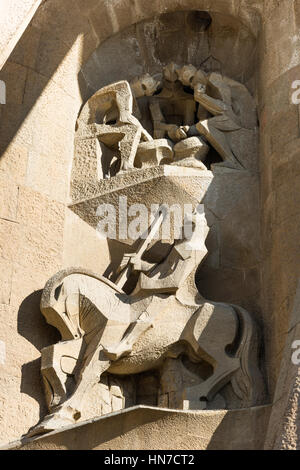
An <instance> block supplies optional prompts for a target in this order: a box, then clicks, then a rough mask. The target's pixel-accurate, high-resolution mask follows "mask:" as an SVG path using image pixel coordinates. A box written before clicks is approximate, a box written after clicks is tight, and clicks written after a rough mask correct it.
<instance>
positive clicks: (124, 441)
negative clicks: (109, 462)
mask: <svg viewBox="0 0 300 470" xmlns="http://www.w3.org/2000/svg"><path fill="white" fill-rule="evenodd" d="M269 414H270V407H269V406H263V407H257V408H250V409H248V410H235V411H202V412H201V411H198V412H183V411H181V412H180V411H179V412H178V411H177V412H176V411H171V410H164V409H157V408H151V407H145V406H139V407H134V408H131V409H128V410H126V411H123V412H121V413H114V414H111V415H107V416H105V417H102V418H98V419H96V420H92V421H90V422H86V423H80V424H78V425H75V426H72V427H70V428H66V429H65V430H62V431H60V432H54V433H50V434H47V435H46V436H42V437H39V438H36V439H29V440H24V441H23V442H20V441H19V442H13V443H11V445H10V446H9V447H7V446H6V447H4V448H3V449H7V450H8V449H9V450H111V449H114V450H152V449H155V450H161V449H162V450H181V449H182V450H205V449H208V450H259V449H262V447H263V442H264V437H265V430H266V426H267V422H268V418H269ZM149 436H151V439H149Z"/></svg>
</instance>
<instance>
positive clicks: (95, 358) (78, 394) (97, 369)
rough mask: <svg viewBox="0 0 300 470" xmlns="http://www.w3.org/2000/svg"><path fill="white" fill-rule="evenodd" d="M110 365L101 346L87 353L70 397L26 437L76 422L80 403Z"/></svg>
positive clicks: (79, 411) (80, 408) (79, 412)
mask: <svg viewBox="0 0 300 470" xmlns="http://www.w3.org/2000/svg"><path fill="white" fill-rule="evenodd" d="M90 346H91V345H90ZM88 350H90V351H91V348H90V347H88ZM110 365H111V361H110V360H108V359H107V357H106V356H105V353H104V351H103V347H102V346H100V345H98V346H97V347H96V349H94V350H93V351H91V352H90V353H87V354H86V355H85V358H84V359H83V364H82V367H81V369H80V372H79V374H78V378H77V383H76V387H75V390H74V392H73V393H72V395H71V397H70V398H68V399H67V400H66V401H65V402H64V403H62V404H61V405H59V406H58V407H57V408H54V409H53V412H52V413H51V414H50V415H48V416H46V418H45V419H44V420H43V421H42V422H41V423H39V424H38V425H37V426H36V427H35V428H34V429H33V430H32V431H30V432H29V434H28V436H33V435H36V434H42V433H48V432H50V431H53V430H56V429H60V428H62V427H64V426H68V425H70V424H74V423H75V422H76V421H78V420H79V419H80V417H81V411H82V403H83V399H84V397H85V395H86V393H87V391H88V390H89V389H90V388H92V387H93V386H94V385H95V384H97V383H98V382H99V380H100V377H101V375H102V374H103V372H105V371H106V370H107V369H109V367H110Z"/></svg>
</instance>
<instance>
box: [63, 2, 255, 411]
mask: <svg viewBox="0 0 300 470" xmlns="http://www.w3.org/2000/svg"><path fill="white" fill-rule="evenodd" d="M256 45H257V38H256V36H255V32H254V31H251V30H250V29H248V28H247V27H246V26H245V25H244V24H243V23H241V22H239V21H237V19H236V18H233V17H231V16H226V15H221V14H218V13H211V14H208V13H206V12H200V11H179V12H175V13H168V14H164V15H161V16H159V17H155V18H153V19H151V20H147V21H144V22H141V23H138V24H135V25H133V26H131V27H129V28H127V29H125V30H123V31H122V32H121V33H119V34H117V35H115V36H112V37H111V38H109V39H107V40H106V41H105V42H104V43H102V44H101V45H100V46H99V47H98V49H97V50H95V51H94V53H93V54H92V55H91V56H90V58H89V60H88V61H87V62H86V63H85V64H84V66H83V67H82V68H81V71H80V74H79V76H80V83H84V84H85V85H84V87H83V89H84V90H88V92H86V91H85V102H86V103H87V102H88V100H89V99H90V98H91V97H92V96H93V95H94V94H95V93H96V92H97V91H98V90H100V89H101V88H103V87H105V86H107V85H110V84H112V83H114V82H118V81H122V80H127V81H128V82H129V83H132V82H133V81H134V80H135V79H137V77H140V76H142V75H144V74H146V73H148V74H150V75H151V76H156V75H159V74H161V73H162V70H163V69H164V67H166V66H167V65H168V64H170V63H174V64H177V65H178V66H179V67H182V66H184V65H187V64H191V65H193V66H194V67H196V68H197V69H201V70H203V71H205V72H206V73H211V72H216V73H218V74H221V75H222V76H226V77H228V78H229V79H232V80H234V81H236V82H239V83H240V84H242V85H244V86H245V87H246V88H247V89H248V91H249V93H250V94H251V95H252V97H253V98H254V99H255V93H256V75H255V63H256ZM185 91H186V93H190V94H191V96H192V92H191V90H190V89H189V87H188V86H186V87H185ZM137 103H138V107H139V109H140V111H141V113H140V115H139V116H138V117H139V118H140V121H141V123H142V125H143V127H144V128H145V129H146V130H147V131H148V132H149V133H150V134H151V135H153V126H152V124H151V119H150V117H149V111H148V107H149V99H148V98H147V97H142V98H138V99H137ZM85 106H86V105H84V106H83V108H82V110H81V112H80V113H79V120H78V125H77V131H76V137H75V156H74V161H73V169H72V177H71V198H72V201H71V204H70V206H69V207H70V209H71V210H72V211H73V212H75V214H76V215H77V216H79V218H78V221H79V220H81V221H84V223H87V224H88V225H89V226H90V227H92V228H93V229H95V227H96V222H95V217H93V216H91V214H94V213H95V212H96V208H97V206H98V205H99V203H101V202H102V203H103V202H104V203H113V204H117V202H116V201H117V199H118V197H119V196H120V195H124V194H125V195H127V196H129V202H144V201H145V196H146V195H147V198H149V200H151V202H155V198H156V199H157V194H155V191H157V190H158V187H159V186H160V182H162V185H163V184H164V181H165V179H168V178H169V179H168V181H171V182H172V184H173V186H174V187H173V189H172V190H171V193H172V194H173V195H174V198H173V199H174V200H173V199H172V198H171V200H170V201H168V202H170V203H174V202H176V196H177V197H178V193H177V191H179V194H180V197H181V198H182V199H181V201H180V202H190V200H191V198H192V197H195V201H198V202H201V203H202V204H204V207H205V214H206V218H207V221H208V224H209V227H210V232H209V235H208V238H207V241H206V245H207V249H208V255H207V257H206V259H205V261H204V262H203V263H202V264H201V266H199V269H198V271H197V274H196V279H197V286H198V288H199V291H200V292H201V294H202V295H203V296H204V297H205V298H206V299H209V300H212V301H220V302H229V303H232V304H236V305H240V306H242V307H244V308H246V309H247V310H249V311H250V312H251V313H252V314H253V315H254V317H255V319H256V320H257V322H258V324H259V325H260V326H261V325H262V321H261V309H260V303H259V302H260V300H259V299H260V296H259V292H260V288H261V286H260V270H261V253H260V238H259V234H260V226H259V177H258V123H257V121H256V118H255V117H254V120H253V118H252V124H251V126H248V128H247V125H246V126H243V128H242V129H241V130H240V131H239V133H238V134H236V135H235V136H233V138H232V139H231V148H232V151H233V153H234V155H235V156H236V155H239V164H240V165H239V167H238V168H230V167H222V166H218V163H220V162H221V159H220V157H219V155H218V154H217V152H216V151H215V150H214V149H213V148H211V149H210V151H209V154H208V156H207V158H206V160H205V161H204V164H205V166H206V169H205V170H204V171H203V175H202V177H201V181H200V179H197V174H193V171H194V170H193V169H184V170H186V177H187V181H188V179H189V182H190V183H189V184H190V187H189V186H188V185H187V184H185V187H184V188H183V189H182V187H180V185H179V184H178V181H176V177H178V173H176V171H175V169H174V170H172V167H171V166H170V167H166V166H161V167H158V168H150V169H149V170H147V171H146V170H139V171H137V172H136V177H135V190H131V191H127V190H125V192H122V191H123V189H124V186H125V187H126V183H128V184H129V183H130V177H128V175H126V174H125V175H122V181H121V180H119V179H118V175H116V176H113V177H112V178H110V179H105V178H104V172H103V162H101V156H102V153H101V151H102V149H101V145H100V143H99V142H98V141H97V140H95V139H94V140H90V141H89V142H88V146H87V142H86V141H83V140H82V139H81V136H80V120H81V119H82V115H83V114H84V110H85ZM252 111H253V110H252ZM94 117H95V116H94ZM87 123H88V121H87ZM90 124H91V122H90ZM168 168H169V170H168ZM172 171H173V174H172ZM126 178H127V180H128V181H127V180H126ZM205 178H206V179H205ZM124 179H125V185H124ZM178 179H180V178H178ZM204 180H205V181H204ZM178 188H179V189H178ZM186 194H187V196H186ZM130 198H131V200H130ZM185 198H186V200H185ZM152 199H153V200H152ZM156 202H164V201H160V200H159V201H156ZM78 223H79V222H78ZM80 223H82V222H80ZM71 236H72V235H71ZM69 242H70V240H66V241H65V243H69ZM128 243H129V242H128ZM128 243H121V242H120V241H114V240H109V241H108V246H107V250H108V257H109V258H110V261H111V264H110V266H109V268H108V270H107V271H106V273H105V275H106V276H107V277H110V276H112V277H111V279H112V280H114V278H113V272H114V269H115V267H116V266H117V265H118V263H119V262H120V260H121V259H122V256H123V255H124V253H126V252H128ZM260 330H261V328H260ZM260 360H261V367H262V365H263V357H262V354H261V356H260ZM167 367H169V368H170V369H172V367H174V366H173V365H172V361H170V363H169V364H168V365H167ZM176 367H179V368H180V367H183V368H184V370H185V373H186V377H184V374H183V379H182V380H183V381H186V383H189V380H191V381H192V382H193V380H194V379H193V378H194V374H195V373H197V374H199V371H196V370H194V369H195V367H194V368H193V366H192V365H191V364H188V363H187V360H186V358H185V357H184V356H183V357H182V358H181V363H180V365H177V366H176ZM200 372H201V373H202V375H203V377H205V376H209V373H210V371H209V370H206V369H205V366H204V369H203V371H200ZM168 387H172V384H169V385H168V384H166V390H164V391H163V394H161V395H159V394H158V393H157V390H158V382H157V378H156V377H155V374H149V373H145V374H139V375H137V376H135V378H134V380H128V379H123V380H122V378H118V379H116V378H114V377H111V376H110V374H108V375H106V376H104V378H103V383H99V384H98V385H97V386H95V391H94V393H93V395H92V396H91V400H90V401H93V403H94V404H95V407H94V408H95V409H93V410H91V409H90V408H89V409H86V410H85V412H84V413H83V414H82V419H86V418H90V417H93V416H95V414H97V413H98V414H105V413H107V412H109V411H116V410H119V409H121V408H123V407H127V406H132V405H134V404H147V405H155V406H156V405H160V406H169V407H171V408H172V407H173V408H176V398H173V401H172V400H171V399H170V398H169V402H168V403H166V402H165V401H164V400H165V398H164V397H165V396H166V395H168V394H169V397H170V396H171V395H172V392H173V390H172V388H170V390H169V389H168ZM71 389H72V386H71ZM98 389H99V393H98V392H97V390H98ZM104 390H106V392H105V393H106V395H107V400H105V401H104V402H103V401H102V400H100V402H99V404H97V399H96V397H97V396H100V395H101V394H102V395H103V393H104ZM145 390H147V393H146V394H145ZM100 391H101V393H100ZM160 393H162V392H161V390H160ZM170 394H171V395H170ZM231 395H232V392H231V390H230V389H229V388H228V387H227V389H226V387H225V390H224V391H223V393H222V394H221V395H218V396H217V397H216V399H215V401H213V402H212V403H211V404H210V405H209V406H210V407H211V408H212V409H219V408H221V409H222V408H225V407H226V398H228V400H229V402H231V406H232V407H238V403H237V402H235V401H234V400H232V399H231V398H232V396H231ZM170 400H171V401H170ZM227 407H228V405H227ZM96 410H98V411H97V413H96Z"/></svg>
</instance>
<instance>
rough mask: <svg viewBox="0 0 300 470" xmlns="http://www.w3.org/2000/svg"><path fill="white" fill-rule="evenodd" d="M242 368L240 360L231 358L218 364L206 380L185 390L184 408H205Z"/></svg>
mask: <svg viewBox="0 0 300 470" xmlns="http://www.w3.org/2000/svg"><path fill="white" fill-rule="evenodd" d="M239 368H240V360H239V359H236V358H229V357H228V359H226V360H224V359H223V361H222V363H220V365H218V366H217V367H216V368H215V370H214V372H213V374H212V375H211V376H210V377H209V378H208V379H207V380H205V381H204V382H202V383H201V384H199V385H196V386H194V387H189V388H187V389H186V391H185V396H184V409H186V410H188V409H198V410H205V409H206V407H207V402H208V401H211V400H212V399H213V398H214V396H215V395H216V394H217V393H218V391H219V390H220V389H221V388H222V387H224V385H226V384H227V383H228V382H229V381H230V379H231V377H232V375H233V374H234V373H235V372H236V371H237V370H238V369H239Z"/></svg>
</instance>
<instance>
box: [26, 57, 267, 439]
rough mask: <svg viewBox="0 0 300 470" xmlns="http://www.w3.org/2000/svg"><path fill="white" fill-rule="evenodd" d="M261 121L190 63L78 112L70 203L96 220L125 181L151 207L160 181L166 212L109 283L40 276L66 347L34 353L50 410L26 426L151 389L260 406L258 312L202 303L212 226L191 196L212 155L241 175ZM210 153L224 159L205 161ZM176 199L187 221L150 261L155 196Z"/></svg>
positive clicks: (121, 403)
mask: <svg viewBox="0 0 300 470" xmlns="http://www.w3.org/2000/svg"><path fill="white" fill-rule="evenodd" d="M256 126H257V119H256V108H255V104H254V101H253V98H252V97H251V95H250V93H249V92H248V90H247V89H246V87H245V86H244V85H242V84H240V83H238V82H236V81H233V80H231V79H229V78H227V77H223V76H222V75H220V74H219V73H215V72H213V73H209V74H207V73H205V72H204V71H202V70H197V69H196V68H195V67H193V66H192V65H185V66H183V67H178V66H177V65H175V64H169V65H167V66H166V67H165V68H164V70H163V74H162V75H153V76H151V75H150V74H145V75H143V76H142V77H136V78H135V79H134V80H133V81H132V82H131V83H128V82H127V81H125V80H123V81H119V82H117V83H113V84H111V85H107V86H105V87H104V88H102V89H100V90H99V91H98V92H97V93H96V94H94V95H93V96H92V97H91V98H90V100H89V101H88V102H87V103H86V105H85V106H84V107H83V109H82V111H81V113H80V116H79V119H78V125H77V133H76V143H75V160H74V162H75V163H74V165H73V175H72V183H71V197H72V200H73V201H75V202H76V201H78V204H77V206H78V207H77V206H76V204H74V205H73V206H72V207H73V208H74V207H75V206H76V207H77V210H78V213H79V214H80V216H81V214H83V216H82V218H83V219H84V220H86V221H87V222H88V223H89V224H90V225H91V226H93V227H95V224H94V221H93V220H94V218H95V214H96V209H97V206H98V205H99V204H100V203H106V202H109V203H112V204H114V205H115V206H116V207H117V205H118V203H117V200H118V197H119V196H120V194H122V192H120V190H124V191H125V193H124V194H125V195H126V197H127V192H126V191H127V187H128V188H129V189H130V191H129V192H128V196H129V199H130V201H131V202H132V203H136V202H137V198H140V199H139V202H143V201H144V202H145V205H146V206H147V208H148V206H149V205H150V203H151V202H153V197H152V196H153V195H152V196H151V197H150V193H149V191H152V190H153V188H154V189H156V188H157V185H158V184H159V187H160V192H161V194H160V195H158V200H157V201H156V202H159V203H160V204H159V205H160V209H159V210H158V212H157V214H156V217H155V218H154V220H153V221H152V224H151V225H150V227H149V230H148V231H147V236H146V237H145V238H144V237H142V238H141V240H140V241H139V243H138V244H137V247H136V249H135V251H134V253H127V251H126V248H125V254H124V256H123V259H122V260H121V262H120V263H119V267H118V269H117V271H116V272H115V277H114V278H112V279H113V281H112V280H109V279H108V278H106V277H104V276H101V275H98V274H94V273H91V272H89V271H86V270H85V269H82V268H80V269H77V268H74V269H68V270H65V271H61V272H59V273H57V274H56V275H54V276H53V277H52V278H51V279H50V280H49V281H48V283H47V284H46V286H45V288H44V291H43V295H42V300H41V311H42V313H43V315H44V317H45V319H46V321H47V322H48V323H49V324H51V325H53V326H54V327H55V328H57V330H58V331H59V332H60V334H61V342H59V343H58V344H56V345H53V346H51V347H48V348H46V349H44V350H43V351H42V367H41V369H42V377H43V382H44V386H45V392H46V401H47V404H48V408H49V415H48V416H47V417H46V418H44V420H42V422H41V423H40V424H38V425H37V426H36V427H35V428H34V429H33V430H32V434H38V433H43V432H48V431H51V430H53V429H58V428H60V427H62V426H65V425H68V424H70V423H75V422H77V421H78V420H80V419H82V418H83V417H84V416H86V415H85V413H84V408H85V407H86V405H87V404H89V403H91V394H92V393H94V395H93V396H94V397H95V396H96V399H95V400H96V401H97V403H98V405H99V406H98V408H97V414H98V415H99V414H100V415H101V414H106V413H108V412H110V411H115V410H119V409H122V408H124V407H125V406H128V404H131V405H134V404H137V403H143V401H139V397H144V398H145V397H146V398H147V400H148V399H149V397H150V392H149V390H148V386H149V388H150V389H151V397H150V398H151V403H152V404H153V405H156V406H157V405H158V406H162V407H170V408H177V409H182V410H190V409H193V410H200V409H216V408H221V409H226V408H232V407H237V408H241V407H250V406H253V405H257V404H260V403H262V402H263V401H264V397H265V389H264V382H263V377H262V374H261V372H260V369H259V361H258V350H259V338H258V336H257V328H256V324H255V321H254V320H253V318H252V317H251V315H250V314H249V313H248V312H247V311H246V310H245V309H243V308H241V307H239V306H235V305H230V304H225V303H216V302H210V301H207V300H206V299H205V298H204V297H203V296H202V295H201V294H200V293H199V291H198V288H197V286H196V283H195V276H196V271H197V269H198V267H199V265H200V264H201V263H202V261H203V260H204V258H205V257H206V254H207V248H206V246H205V241H206V238H207V235H208V233H209V227H208V225H207V221H206V216H205V214H204V212H203V210H202V209H201V210H199V207H200V206H199V207H198V205H199V203H200V202H202V200H203V198H204V197H205V194H206V193H207V191H208V188H209V186H210V185H211V182H212V179H213V174H212V172H211V171H208V169H209V168H210V164H213V163H214V164H215V165H218V166H220V167H221V168H222V167H223V170H224V167H227V171H228V169H229V170H230V172H235V170H243V169H244V164H245V163H244V162H245V157H244V153H245V152H244V146H246V145H248V146H249V139H250V141H252V142H253V146H255V132H256V131H255V129H256ZM245 135H246V136H247V139H245ZM211 152H213V153H214V155H217V156H218V158H217V159H215V160H214V159H209V155H210V153H211ZM176 167H177V168H176ZM183 167H185V168H183ZM165 168H168V169H169V170H168V171H167V172H165ZM159 169H162V173H161V174H160V173H159V171H156V170H159ZM178 198H179V199H178ZM174 200H176V201H178V203H179V205H182V206H183V204H185V203H191V205H192V207H193V208H194V212H193V214H192V216H191V217H190V219H189V220H188V221H185V223H186V222H188V223H189V224H190V227H192V228H193V230H192V231H191V233H190V235H189V236H187V235H185V237H184V238H183V239H176V238H175V237H173V238H172V237H171V238H172V240H169V242H168V245H167V248H166V247H164V250H163V253H164V254H163V255H162V256H161V257H160V261H159V262H158V261H157V260H151V259H149V256H148V257H147V254H148V253H149V250H150V246H152V247H153V239H154V238H155V235H156V234H157V232H158V231H159V229H160V226H161V224H162V223H163V221H164V218H165V207H164V206H163V204H169V205H170V203H171V204H172V203H174ZM154 202H155V201H154ZM78 208H79V209H78ZM74 211H75V209H74ZM75 212H76V211H75ZM124 246H125V242H124ZM126 246H128V242H127V241H126ZM128 251H130V250H128ZM128 286H129V287H128ZM145 374H146V375H145ZM149 384H150V385H149ZM95 387H96V388H95ZM93 390H94V392H92V391H93ZM95 390H96V392H95ZM95 394H96V395H95ZM92 416H93V415H92Z"/></svg>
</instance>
